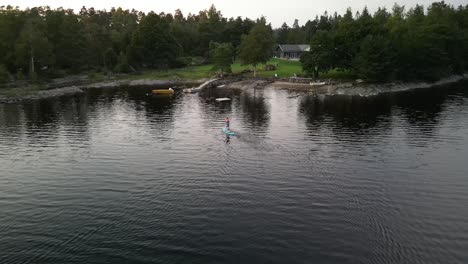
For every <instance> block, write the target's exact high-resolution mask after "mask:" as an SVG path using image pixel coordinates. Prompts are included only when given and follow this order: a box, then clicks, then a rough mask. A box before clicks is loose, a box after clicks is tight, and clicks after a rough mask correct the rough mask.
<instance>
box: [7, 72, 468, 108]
mask: <svg viewBox="0 0 468 264" xmlns="http://www.w3.org/2000/svg"><path fill="white" fill-rule="evenodd" d="M206 80H208V79H199V80H146V79H143V80H115V81H109V82H99V83H91V84H81V85H71V86H66V87H59V88H53V89H48V90H39V91H37V92H36V93H32V94H28V95H23V96H8V97H7V96H1V95H0V103H18V102H22V101H30V100H39V99H46V98H54V97H60V96H65V95H74V94H80V93H85V92H86V91H87V90H89V89H106V88H118V87H123V86H127V87H141V86H148V87H154V88H164V87H184V86H195V85H199V84H201V83H203V82H205V81H206ZM464 80H468V74H464V75H454V76H451V77H448V78H444V79H442V80H439V81H437V82H434V83H426V82H415V83H384V84H365V83H362V84H355V83H350V82H349V83H346V82H343V83H336V84H326V85H321V86H311V85H310V84H301V83H290V82H281V81H275V80H274V79H271V78H242V77H240V78H226V79H220V80H217V81H215V82H213V83H212V86H222V87H223V88H225V89H241V90H250V89H254V88H264V87H275V88H281V89H290V90H296V91H307V92H312V93H314V94H323V95H350V96H365V97H366V96H375V95H378V94H383V93H392V92H401V91H408V90H413V89H421V88H431V87H437V86H444V85H449V84H453V83H457V82H460V81H464ZM48 87H53V85H52V84H50V86H48Z"/></svg>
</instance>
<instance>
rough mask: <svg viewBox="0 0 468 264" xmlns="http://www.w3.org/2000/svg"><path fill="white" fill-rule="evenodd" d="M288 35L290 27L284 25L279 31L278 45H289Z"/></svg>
mask: <svg viewBox="0 0 468 264" xmlns="http://www.w3.org/2000/svg"><path fill="white" fill-rule="evenodd" d="M288 33H289V27H288V24H286V22H285V23H283V25H282V26H281V28H280V29H279V30H278V38H277V39H276V42H277V43H278V44H287V43H288Z"/></svg>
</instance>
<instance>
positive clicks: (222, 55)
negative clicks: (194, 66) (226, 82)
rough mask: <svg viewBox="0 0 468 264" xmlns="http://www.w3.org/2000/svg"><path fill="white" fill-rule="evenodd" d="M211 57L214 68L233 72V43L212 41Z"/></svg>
mask: <svg viewBox="0 0 468 264" xmlns="http://www.w3.org/2000/svg"><path fill="white" fill-rule="evenodd" d="M210 57H211V60H212V62H213V64H214V69H216V70H220V71H221V73H223V72H227V73H230V72H232V70H231V64H232V61H233V57H234V47H233V46H232V44H231V43H218V42H211V43H210Z"/></svg>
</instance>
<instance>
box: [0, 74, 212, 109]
mask: <svg viewBox="0 0 468 264" xmlns="http://www.w3.org/2000/svg"><path fill="white" fill-rule="evenodd" d="M204 81H205V79H200V80H146V79H143V80H131V81H130V80H116V81H110V82H98V83H90V84H84V85H72V86H66V87H58V88H53V89H46V90H39V91H37V92H35V93H31V94H28V95H22V96H8V97H7V96H1V95H0V103H4V104H11V103H19V102H23V101H32V100H40V99H47V98H55V97H61V96H66V95H75V94H80V93H85V92H86V91H87V90H89V89H106V88H118V87H123V86H127V87H141V86H148V87H154V88H163V87H169V86H185V85H199V84H201V83H203V82H204ZM48 87H50V86H49V85H48Z"/></svg>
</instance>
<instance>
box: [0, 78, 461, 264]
mask: <svg viewBox="0 0 468 264" xmlns="http://www.w3.org/2000/svg"><path fill="white" fill-rule="evenodd" d="M467 86H468V85H467V84H461V85H456V86H452V87H449V88H438V89H429V90H416V91H412V92H405V93H398V94H391V95H381V96H377V97H369V98H361V97H342V96H330V97H313V96H307V95H304V94H300V93H293V92H288V91H285V90H275V89H270V88H267V89H265V90H257V91H256V94H255V96H254V94H252V93H251V92H239V91H224V92H222V93H220V94H214V93H209V94H207V95H205V96H200V95H197V94H190V95H183V94H176V95H175V96H173V97H172V98H165V97H151V96H146V92H147V90H148V89H146V88H135V89H133V88H132V89H119V90H94V91H91V92H90V93H89V94H86V95H80V96H75V97H63V98H60V99H51V100H43V101H36V102H27V103H23V104H14V105H0V263H2V264H6V263H425V264H427V263H468V89H466V88H468V87H467ZM216 96H231V97H232V98H233V100H232V101H231V102H224V103H216V102H213V101H210V100H208V99H209V98H210V97H216ZM226 116H229V117H230V118H231V128H232V129H233V130H234V131H235V132H236V133H237V134H238V135H236V136H234V137H231V138H227V137H226V135H223V134H222V133H221V128H222V126H223V125H224V124H223V121H224V118H225V117H226Z"/></svg>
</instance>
